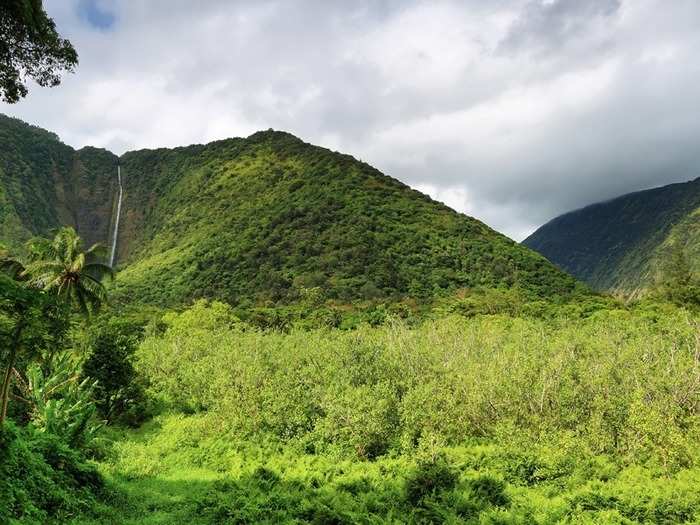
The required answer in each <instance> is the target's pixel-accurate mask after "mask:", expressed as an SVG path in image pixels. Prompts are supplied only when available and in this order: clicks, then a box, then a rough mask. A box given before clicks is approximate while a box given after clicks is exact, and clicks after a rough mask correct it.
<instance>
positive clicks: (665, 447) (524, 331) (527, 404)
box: [137, 303, 700, 472]
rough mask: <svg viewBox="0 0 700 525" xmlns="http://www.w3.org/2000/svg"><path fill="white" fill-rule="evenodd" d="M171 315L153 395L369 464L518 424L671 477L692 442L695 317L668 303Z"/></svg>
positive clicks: (151, 346)
mask: <svg viewBox="0 0 700 525" xmlns="http://www.w3.org/2000/svg"><path fill="white" fill-rule="evenodd" d="M165 323H166V325H167V329H166V331H165V333H164V334H162V335H158V334H155V335H152V336H150V337H148V338H147V339H146V340H145V341H144V342H143V343H142V345H141V347H140V349H139V351H138V354H137V357H138V367H139V369H140V370H141V371H142V372H143V373H144V374H145V375H146V377H147V379H148V380H149V382H150V385H151V387H150V388H151V392H152V394H153V395H155V396H158V397H161V398H162V399H163V400H164V401H165V402H167V403H170V404H171V405H172V406H174V407H177V408H180V409H182V410H185V411H188V412H189V411H206V412H207V413H208V414H210V416H211V417H212V418H215V419H216V418H218V420H219V421H220V424H221V425H222V426H224V427H226V428H230V429H231V431H232V432H235V433H236V434H237V435H239V436H241V437H252V436H256V435H258V434H260V433H262V434H265V435H272V436H275V437H276V438H278V439H282V440H290V439H291V440H299V441H300V442H302V443H303V444H304V446H305V447H308V449H309V450H315V451H327V450H336V449H337V450H343V451H345V452H346V453H349V454H354V455H356V456H357V457H360V458H367V459H371V458H375V457H377V456H381V455H384V454H386V453H388V452H391V451H410V450H412V449H413V448H414V447H415V446H417V444H419V443H420V442H421V441H422V440H425V439H429V438H431V439H432V438H434V437H437V438H439V439H440V440H442V441H444V442H445V443H448V444H452V445H459V444H460V443H462V442H464V441H465V440H469V439H476V438H492V437H494V436H496V435H498V433H499V432H500V431H501V430H503V429H508V428H511V429H516V428H517V429H518V434H520V435H523V436H529V437H531V438H532V439H535V440H536V439H545V438H546V436H548V435H557V434H559V433H562V432H564V433H570V434H571V435H572V436H573V437H575V438H576V439H578V440H580V441H581V446H585V447H586V448H587V449H589V450H592V451H596V452H600V453H609V454H614V455H616V456H619V457H621V458H624V459H625V461H631V462H634V461H638V460H642V459H644V460H648V461H654V462H656V463H657V465H658V467H659V468H661V469H664V470H666V471H669V472H671V471H674V470H675V469H678V468H680V467H683V466H686V465H688V464H689V462H691V461H692V458H693V455H694V454H695V445H694V443H695V441H694V440H695V439H697V438H698V437H700V434H698V431H699V430H700V427H699V426H698V415H699V414H700V400H699V399H698V396H697V392H696V389H697V384H698V382H700V375H699V374H700V361H698V360H699V359H700V349H699V348H698V344H699V342H698V339H697V334H698V324H697V319H696V318H694V317H692V316H691V315H689V314H688V313H687V312H685V311H684V310H681V309H676V308H674V307H672V306H667V307H663V306H661V305H649V306H646V307H643V306H640V307H637V308H635V309H632V310H624V309H619V310H607V311H606V310H602V311H599V312H597V313H594V314H592V315H591V316H590V317H589V318H587V319H580V320H573V319H570V318H560V319H548V320H539V319H528V318H512V317H506V316H500V315H496V316H477V317H474V318H471V319H464V318H460V317H450V318H447V319H441V320H436V321H431V322H426V323H424V324H422V325H419V326H418V327H417V328H414V329H408V328H405V327H403V326H402V325H401V324H400V323H399V324H398V325H394V324H392V323H389V324H388V325H385V326H380V327H378V328H370V327H364V328H360V329H358V330H354V331H351V332H342V331H339V330H317V331H312V332H302V331H292V332H291V333H289V334H281V333H262V332H259V331H257V330H251V329H249V328H248V327H247V326H246V325H243V324H240V323H237V321H236V318H235V317H234V316H233V315H232V313H231V311H230V309H229V308H228V307H226V306H225V305H222V304H216V303H215V304H213V305H211V306H208V305H206V304H205V303H198V304H197V305H195V306H194V307H193V308H192V309H190V310H188V311H185V312H184V313H182V314H174V315H170V316H167V317H166V318H165Z"/></svg>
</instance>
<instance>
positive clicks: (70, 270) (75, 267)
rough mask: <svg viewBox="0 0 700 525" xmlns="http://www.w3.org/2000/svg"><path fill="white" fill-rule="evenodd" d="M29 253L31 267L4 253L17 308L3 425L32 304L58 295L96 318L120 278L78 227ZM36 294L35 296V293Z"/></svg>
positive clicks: (3, 391) (0, 391) (0, 395)
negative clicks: (108, 284) (109, 280)
mask: <svg viewBox="0 0 700 525" xmlns="http://www.w3.org/2000/svg"><path fill="white" fill-rule="evenodd" d="M27 248H28V251H29V254H30V256H29V262H27V263H26V264H25V263H23V262H22V261H20V260H19V259H16V258H13V257H11V256H10V255H9V253H8V252H7V250H6V249H0V272H2V273H4V274H6V275H8V276H9V277H10V279H11V281H10V283H6V284H7V288H8V293H10V295H11V297H13V298H14V299H15V301H14V302H15V303H16V304H15V306H16V309H17V321H16V323H15V328H14V330H13V334H12V336H11V342H10V345H11V350H10V355H9V359H8V363H7V365H6V368H5V373H4V374H3V378H2V383H1V384H0V426H2V424H3V422H4V420H5V417H6V414H7V401H8V398H9V391H10V381H11V378H12V370H13V368H14V365H15V360H16V359H17V356H18V355H19V352H20V350H21V347H22V336H23V332H24V331H25V329H26V328H28V326H29V324H31V322H30V320H29V317H30V315H29V312H31V308H30V306H29V304H30V303H31V301H30V299H31V298H34V299H33V300H36V299H37V298H39V297H40V295H41V294H42V292H43V293H46V294H49V295H55V296H57V298H58V299H59V300H60V301H62V302H63V301H65V302H66V303H67V304H69V305H71V306H77V307H78V309H79V310H80V311H81V312H82V313H83V314H84V315H86V316H90V315H91V314H93V313H96V312H97V311H98V310H99V308H100V306H101V305H102V304H104V303H105V302H106V301H107V292H106V290H105V287H104V285H103V284H102V281H103V279H104V278H105V277H106V276H109V277H113V276H114V272H113V270H112V268H111V267H110V266H108V265H106V264H104V263H101V262H98V259H100V258H103V257H104V249H103V248H102V247H101V246H100V245H98V244H95V245H93V246H91V247H90V248H89V249H88V250H86V251H83V244H82V240H81V239H80V237H79V236H78V234H77V233H76V231H75V230H74V229H73V228H69V227H66V228H61V229H60V230H58V232H57V233H56V236H55V237H54V238H53V240H48V239H35V240H32V241H30V242H29V243H28V245H27ZM12 281H25V284H24V286H22V285H20V283H16V286H14V287H12V286H10V284H11V282H12ZM0 284H1V283H0ZM32 289H34V292H33V293H34V295H31V293H30V292H31V291H32ZM25 303H26V304H25Z"/></svg>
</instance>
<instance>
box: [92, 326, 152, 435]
mask: <svg viewBox="0 0 700 525" xmlns="http://www.w3.org/2000/svg"><path fill="white" fill-rule="evenodd" d="M142 337H143V326H142V323H141V322H138V321H132V320H129V319H121V318H116V317H106V318H103V319H101V320H100V321H99V322H97V323H95V324H94V325H92V326H90V327H89V329H88V330H87V334H86V335H85V337H84V340H83V341H82V342H81V343H82V345H84V346H85V350H84V353H86V354H87V358H86V359H85V361H84V362H83V365H82V376H83V377H84V378H87V379H89V380H90V381H91V382H92V381H96V385H95V387H94V389H93V399H94V400H95V403H96V405H97V408H98V411H99V414H100V416H101V417H102V418H103V419H105V420H108V421H110V422H116V421H119V422H122V423H127V424H131V425H134V424H138V423H140V422H142V421H143V419H144V418H145V417H146V416H147V414H148V411H147V410H146V409H145V396H144V389H143V385H142V381H141V379H140V377H139V376H138V374H137V373H136V370H135V369H134V366H133V363H132V356H133V354H134V352H135V350H136V346H137V345H138V343H139V341H140V340H141V339H142Z"/></svg>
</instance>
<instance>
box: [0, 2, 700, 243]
mask: <svg viewBox="0 0 700 525" xmlns="http://www.w3.org/2000/svg"><path fill="white" fill-rule="evenodd" d="M46 6H47V9H48V10H49V12H50V13H51V14H52V16H54V18H55V20H56V23H57V25H58V27H59V29H60V30H61V31H62V32H63V33H65V34H66V35H67V36H69V37H70V38H71V39H72V40H73V43H74V44H75V45H76V47H77V49H78V51H79V53H80V59H81V63H80V66H79V68H78V71H77V73H76V74H75V75H72V76H70V77H69V78H67V79H66V80H65V82H64V83H63V85H62V86H60V87H59V88H55V89H53V90H44V89H40V88H35V89H33V90H32V91H31V93H30V96H29V97H28V98H27V99H26V100H25V101H23V102H21V103H20V104H17V105H15V106H7V105H2V106H0V111H2V112H6V113H9V114H13V115H16V116H19V117H20V118H23V119H25V120H27V121H29V122H32V123H35V124H38V125H41V126H43V127H46V128H48V129H51V130H53V131H56V132H57V133H59V135H60V136H61V137H62V138H63V139H64V140H65V141H66V142H68V143H69V144H72V145H74V146H82V145H86V144H92V145H97V146H104V147H108V148H110V149H112V150H113V151H115V152H122V151H124V150H127V149H134V148H141V147H155V146H175V145H183V144H189V143H194V142H206V141H209V140H213V139H218V138H223V137H228V136H245V135H248V134H250V133H252V132H254V131H256V130H258V129H266V128H269V127H273V128H276V129H285V130H288V131H290V132H292V133H295V134H296V135H298V136H300V137H302V138H304V139H305V140H307V141H309V142H313V143H317V144H321V145H325V146H327V147H331V148H333V149H338V150H341V151H344V152H348V153H351V154H354V155H355V156H357V157H359V158H361V159H362V160H365V161H367V162H370V163H371V164H373V165H375V166H377V167H378V168H379V169H381V170H382V171H384V172H385V173H387V174H389V175H392V176H394V177H396V178H399V179H401V180H403V181H405V182H406V183H408V184H411V185H412V186H414V187H416V188H418V189H421V190H422V191H426V192H428V193H430V194H431V195H433V196H434V197H435V198H437V199H439V200H442V201H444V202H446V203H447V204H449V205H450V206H453V207H455V208H456V209H458V210H460V211H464V212H466V213H469V214H470V215H473V216H476V217H478V218H480V219H482V220H484V221H485V222H487V223H488V224H490V225H491V226H493V227H495V228H497V229H499V230H501V231H504V232H505V233H507V234H509V235H511V236H513V237H514V238H517V239H520V238H522V237H523V236H524V235H526V234H527V233H528V232H529V231H531V230H532V229H533V228H534V227H536V226H538V225H539V224H541V223H543V222H544V221H546V220H548V219H549V218H551V217H552V216H554V215H555V214H558V213H561V212H564V211H567V210H569V209H571V208H575V207H579V206H582V205H585V204H588V203H590V202H593V201H596V200H601V199H606V198H610V197H613V196H615V195H617V194H620V193H624V192H628V191H633V190H636V189H640V188H643V187H649V186H654V185H661V184H666V183H670V182H675V181H679V180H686V179H690V178H693V177H695V176H697V175H700V173H699V172H700V170H699V169H698V168H697V167H698V165H699V163H698V161H699V160H700V158H699V157H700V153H698V151H700V148H698V147H697V146H696V140H697V139H696V137H698V136H700V134H699V132H700V122H698V120H697V118H695V113H696V112H695V106H696V99H697V95H696V93H695V91H696V89H695V86H696V85H698V81H700V66H698V65H697V60H696V57H697V54H698V51H700V31H698V29H700V3H698V2H696V1H695V0H677V1H674V2H662V1H661V0H624V1H619V0H591V1H586V2H581V1H578V0H558V1H557V0H555V1H552V0H543V1H532V0H493V1H488V2H483V1H476V0H474V1H470V2H468V1H462V0H454V1H448V0H444V1H427V0H426V1H420V0H414V1H398V0H396V1H393V0H385V1H379V2H377V1H371V0H363V1H357V2H352V3H348V2H342V1H337V2H336V1H321V0H309V1H302V0H299V1H289V2H288V1H284V2H282V1H272V0H259V1H253V0H248V1H237V2H229V1H223V0H220V1H214V0H212V1H208V2H199V3H197V4H196V5H195V4H193V3H192V2H190V1H186V0H169V1H167V2H166V1H165V0H163V1H151V2H125V1H118V0H92V1H86V0H71V1H65V0H50V1H47V2H46Z"/></svg>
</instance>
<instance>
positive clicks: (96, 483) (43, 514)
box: [0, 423, 104, 525]
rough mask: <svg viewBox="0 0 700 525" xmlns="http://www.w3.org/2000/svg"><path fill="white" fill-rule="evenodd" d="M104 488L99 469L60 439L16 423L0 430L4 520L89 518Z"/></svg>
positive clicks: (0, 489) (1, 517) (1, 519)
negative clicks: (87, 516) (77, 516)
mask: <svg viewBox="0 0 700 525" xmlns="http://www.w3.org/2000/svg"><path fill="white" fill-rule="evenodd" d="M103 486H104V484H103V481H102V478H101V476H100V475H99V474H98V473H97V471H96V470H95V468H94V467H93V466H91V465H89V464H88V463H86V462H85V460H84V459H83V458H82V456H81V455H80V454H79V453H78V452H76V451H75V450H73V449H71V448H69V447H68V446H67V445H66V444H65V443H64V442H62V441H61V439H60V438H58V437H56V436H54V435H52V434H48V433H45V432H39V431H37V430H35V429H33V428H32V427H26V428H17V427H15V426H14V425H13V424H12V423H6V424H5V425H4V426H3V427H1V428H0V522H2V523H22V524H27V525H30V524H37V525H38V524H44V523H52V522H54V523H61V522H65V521H67V520H68V519H70V518H71V517H72V516H75V515H76V513H77V512H83V513H87V514H89V513H90V508H91V506H92V505H93V504H94V502H95V496H96V495H98V494H100V493H101V492H102V490H103ZM15 520H16V521H15Z"/></svg>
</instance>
